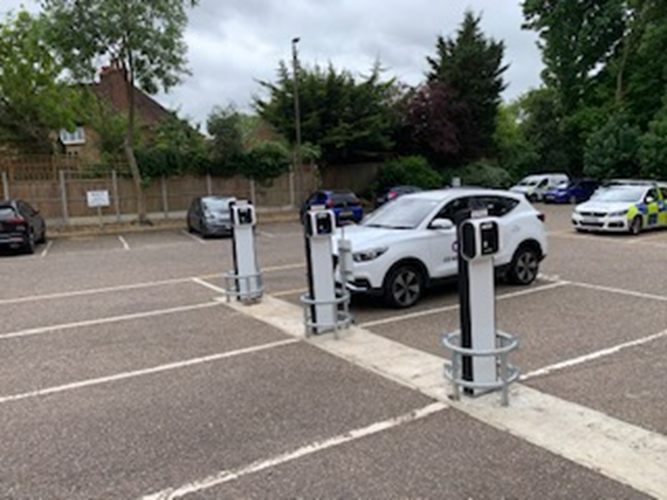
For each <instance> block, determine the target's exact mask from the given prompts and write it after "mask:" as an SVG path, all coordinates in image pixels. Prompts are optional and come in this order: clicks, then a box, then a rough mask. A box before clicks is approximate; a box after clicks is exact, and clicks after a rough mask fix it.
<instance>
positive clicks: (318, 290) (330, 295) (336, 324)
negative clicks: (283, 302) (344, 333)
mask: <svg viewBox="0 0 667 500" xmlns="http://www.w3.org/2000/svg"><path fill="white" fill-rule="evenodd" d="M303 222H304V233H305V234H304V236H305V247H306V260H307V269H308V293H307V294H304V295H302V296H301V303H302V304H303V306H304V323H305V327H306V336H309V335H310V334H321V333H325V332H328V331H333V332H334V335H335V336H336V337H337V336H338V331H339V330H340V329H342V328H346V327H347V326H349V324H350V322H351V318H350V315H349V312H348V304H349V300H350V299H349V294H348V292H347V290H346V289H343V291H342V293H341V294H340V295H339V294H337V293H336V280H335V277H334V263H333V252H332V237H333V234H334V231H335V229H336V216H335V214H334V212H333V211H332V210H325V209H318V208H317V207H314V208H311V210H309V211H308V212H306V214H305V218H304V221H303ZM341 308H342V309H341Z"/></svg>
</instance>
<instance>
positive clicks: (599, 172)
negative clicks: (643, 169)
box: [584, 113, 641, 179]
mask: <svg viewBox="0 0 667 500" xmlns="http://www.w3.org/2000/svg"><path fill="white" fill-rule="evenodd" d="M640 135H641V132H640V130H639V128H638V127H636V126H634V125H632V124H631V123H630V121H629V119H628V117H627V116H626V115H625V114H623V113H617V114H615V115H612V116H611V117H610V119H609V121H608V122H607V123H606V124H605V125H604V126H603V127H601V128H600V129H599V130H598V131H597V132H595V133H594V134H592V135H591V136H590V137H589V138H588V141H587V142H586V150H585V151H584V173H585V174H586V175H588V176H591V177H596V178H600V179H607V178H612V177H625V178H628V177H630V178H631V177H637V176H638V174H639V161H638V150H639V137H640Z"/></svg>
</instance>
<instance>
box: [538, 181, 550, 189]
mask: <svg viewBox="0 0 667 500" xmlns="http://www.w3.org/2000/svg"><path fill="white" fill-rule="evenodd" d="M547 184H549V179H543V180H542V182H540V183H539V184H538V186H537V187H538V188H543V187H546V186H547Z"/></svg>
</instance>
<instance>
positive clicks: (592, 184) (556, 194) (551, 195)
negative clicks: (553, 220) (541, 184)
mask: <svg viewBox="0 0 667 500" xmlns="http://www.w3.org/2000/svg"><path fill="white" fill-rule="evenodd" d="M599 187H600V182H599V181H596V180H595V179H572V180H569V181H563V182H562V183H560V184H558V185H556V187H554V188H553V189H550V190H549V191H547V192H546V193H545V194H544V203H572V204H575V203H581V202H583V201H586V200H588V199H589V198H590V197H591V196H592V195H593V193H594V192H595V190H596V189H597V188H599Z"/></svg>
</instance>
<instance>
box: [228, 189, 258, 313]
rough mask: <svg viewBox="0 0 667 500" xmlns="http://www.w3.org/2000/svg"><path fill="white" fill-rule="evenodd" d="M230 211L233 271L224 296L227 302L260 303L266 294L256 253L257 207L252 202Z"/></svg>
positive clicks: (233, 204)
mask: <svg viewBox="0 0 667 500" xmlns="http://www.w3.org/2000/svg"><path fill="white" fill-rule="evenodd" d="M229 210H230V213H231V219H232V240H233V241H232V257H233V260H234V270H233V271H231V272H228V273H226V274H225V294H226V295H227V300H229V299H230V298H231V297H236V298H237V299H238V300H240V301H242V302H249V301H257V300H259V299H261V297H262V295H263V293H264V290H263V285H262V273H261V272H260V270H259V267H258V266H257V255H256V253H255V225H256V224H257V217H256V214H255V207H254V206H253V205H252V204H251V203H250V202H249V201H232V202H231V203H230V204H229Z"/></svg>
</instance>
